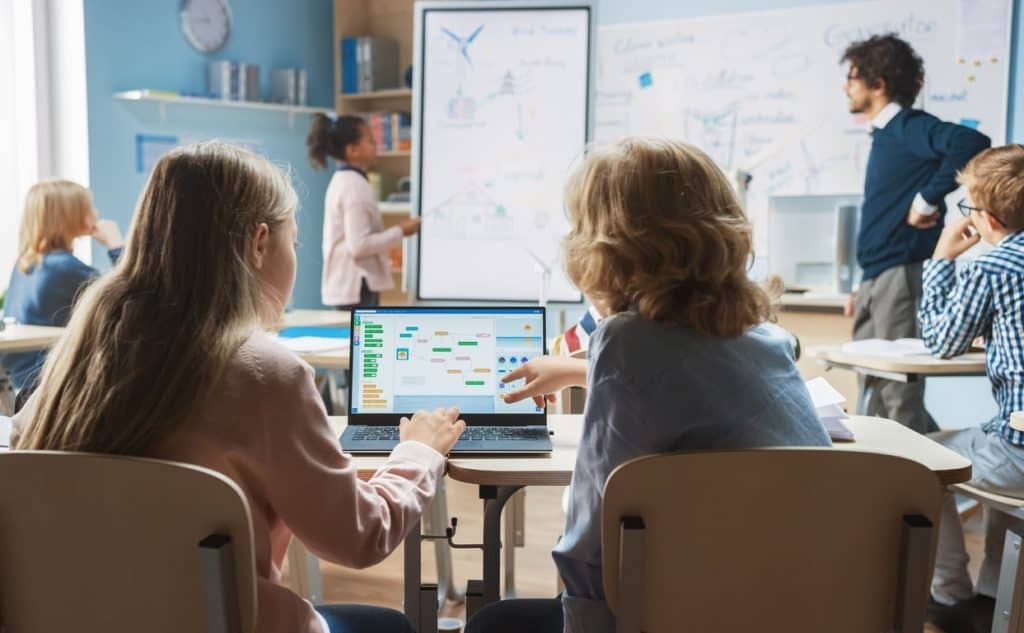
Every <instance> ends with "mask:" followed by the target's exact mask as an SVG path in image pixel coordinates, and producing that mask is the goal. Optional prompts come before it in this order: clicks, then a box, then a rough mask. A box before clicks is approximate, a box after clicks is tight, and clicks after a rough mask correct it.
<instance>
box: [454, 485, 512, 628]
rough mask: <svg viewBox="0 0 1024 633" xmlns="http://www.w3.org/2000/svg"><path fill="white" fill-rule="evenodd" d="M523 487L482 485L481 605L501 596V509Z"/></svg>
mask: <svg viewBox="0 0 1024 633" xmlns="http://www.w3.org/2000/svg"><path fill="white" fill-rule="evenodd" d="M522 487H523V486H480V498H481V499H483V500H484V597H483V605H481V606H484V605H488V604H490V603H492V602H497V601H498V600H499V599H500V598H501V511H502V509H503V508H504V507H505V503H506V502H508V500H509V497H511V496H512V495H514V494H515V493H516V491H518V490H520V489H521V488H522ZM508 546H509V547H514V544H513V543H509V544H508ZM467 621H468V617H467Z"/></svg>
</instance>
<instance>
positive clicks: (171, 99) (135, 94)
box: [114, 90, 333, 114]
mask: <svg viewBox="0 0 1024 633" xmlns="http://www.w3.org/2000/svg"><path fill="white" fill-rule="evenodd" d="M114 98H115V99H117V100H118V101H142V102H149V103H158V104H168V103H171V104H181V105H192V106H204V107H211V108H241V109H245V110H268V111H272V112H285V113H288V114H316V113H318V112H333V110H331V109H330V108H316V107H313V106H300V105H288V104H284V103H264V102H262V101H229V100H226V99H208V98H205V97H183V96H181V95H175V94H168V93H164V92H156V91H152V90H126V91H124V92H115V93H114Z"/></svg>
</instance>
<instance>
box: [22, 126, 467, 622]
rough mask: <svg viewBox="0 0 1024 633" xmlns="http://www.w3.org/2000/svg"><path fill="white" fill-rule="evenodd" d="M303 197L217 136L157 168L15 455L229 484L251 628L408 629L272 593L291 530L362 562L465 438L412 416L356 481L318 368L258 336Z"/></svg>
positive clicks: (276, 296)
mask: <svg viewBox="0 0 1024 633" xmlns="http://www.w3.org/2000/svg"><path fill="white" fill-rule="evenodd" d="M296 206H297V198H296V194H295V191H294V189H293V188H292V186H291V184H290V182H289V180H288V177H287V176H286V175H285V174H284V173H283V172H282V171H281V170H280V169H279V168H277V167H275V166H274V165H272V164H271V163H270V162H269V161H267V160H266V159H264V158H261V157H259V156H257V155H255V154H252V153H251V152H248V151H246V150H243V149H239V148H236V147H232V146H229V145H225V144H221V143H216V142H211V143H203V144H200V145H195V146H190V147H185V148H180V149H176V150H174V151H172V152H170V153H168V154H167V155H165V156H164V157H163V158H161V159H160V161H159V162H158V163H157V165H156V167H155V168H154V170H153V173H152V175H151V176H150V179H149V182H148V183H147V184H146V187H145V190H144V191H143V192H142V196H141V198H140V199H139V203H138V207H137V209H136V211H135V218H134V221H133V223H132V228H131V231H130V234H129V238H128V244H127V247H126V249H125V253H124V257H123V259H122V261H121V263H120V264H119V265H118V266H117V268H116V269H115V270H114V271H113V273H112V274H110V275H107V276H105V277H102V278H100V279H99V280H97V281H96V282H95V283H93V284H92V285H91V286H90V287H89V288H88V289H87V290H86V291H85V293H84V294H83V296H82V298H81V300H80V301H79V303H78V305H77V306H76V308H75V311H74V313H73V315H72V317H71V320H70V322H69V323H68V328H67V333H66V334H65V336H64V337H63V339H62V340H61V341H60V343H59V344H58V346H57V348H56V349H55V350H54V353H53V354H51V355H50V357H49V358H48V360H47V362H46V365H45V367H44V369H43V373H42V377H41V381H40V385H39V388H38V390H37V391H36V393H35V395H34V396H33V398H32V399H31V400H30V401H29V402H28V404H27V405H26V406H25V409H24V410H23V411H22V412H21V413H20V414H19V415H18V416H17V417H16V418H15V438H14V442H15V446H16V447H17V448H18V449H29V450H66V451H89V452H98V453H113V454H120V455H137V456H149V457H155V458H161V459H169V460H175V461H181V462H188V463H193V464H198V465H201V466H205V467H208V468H212V469H214V470H217V471H220V472H222V473H224V474H225V475H227V476H228V477H231V478H232V479H233V480H235V481H236V482H237V483H238V484H239V485H240V486H241V488H242V489H243V490H244V491H245V492H246V494H247V496H248V497H249V503H250V507H251V508H252V509H253V523H254V536H255V541H254V543H255V545H256V568H257V574H258V576H259V578H258V604H259V612H258V617H257V631H259V632H260V633H270V632H281V633H284V632H288V633H294V632H301V633H331V630H332V629H334V630H335V631H337V630H349V629H348V628H342V627H356V628H360V630H365V631H403V630H409V629H408V623H407V622H406V621H405V618H404V616H402V615H401V614H399V613H397V612H393V611H388V610H383V609H371V608H368V607H364V608H355V607H348V608H344V607H319V608H318V610H319V612H317V611H314V609H313V607H312V606H311V605H310V604H309V603H308V602H306V601H305V600H303V599H302V598H300V597H299V596H297V595H295V594H294V593H292V592H290V591H289V590H288V589H286V588H284V587H282V586H281V585H280V584H279V580H280V576H281V565H282V562H283V560H284V556H285V551H286V549H287V547H288V543H289V541H290V540H291V537H292V534H293V533H294V534H296V535H297V536H299V537H300V538H301V539H302V541H303V542H304V543H305V544H306V545H307V546H308V547H310V549H312V550H313V551H315V552H317V553H318V554H319V555H320V556H321V557H323V558H326V559H328V560H332V561H334V562H337V563H340V564H343V565H348V566H352V567H365V566H368V565H372V564H375V563H377V562H379V561H380V560H382V559H383V558H384V557H386V556H387V555H388V554H389V553H390V552H391V551H392V550H393V549H394V548H395V547H397V546H398V544H399V543H400V542H401V541H402V539H403V538H404V536H405V534H406V533H407V532H408V531H409V530H410V529H412V526H414V525H415V526H418V525H419V520H420V514H421V513H422V511H423V509H424V508H425V507H426V505H427V504H428V503H429V502H430V500H431V498H432V497H433V495H434V492H435V490H436V485H437V480H438V478H440V477H441V476H442V475H443V472H444V463H445V458H444V455H445V454H446V453H447V452H448V450H449V449H450V448H451V446H452V445H453V444H454V443H455V441H456V440H457V439H458V436H459V435H460V434H461V432H462V429H463V428H464V424H463V422H462V421H461V420H457V418H458V412H457V411H456V410H454V409H451V410H447V411H446V410H437V411H435V412H432V413H427V412H422V411H421V412H418V413H417V414H416V415H415V416H413V418H412V419H411V420H403V422H402V430H401V436H402V442H401V443H400V444H399V445H398V447H397V448H395V450H394V451H393V452H392V454H391V457H390V459H389V460H388V461H387V463H386V464H385V465H384V466H382V467H381V469H380V470H379V471H378V472H377V473H376V475H374V477H373V478H371V479H370V480H369V481H368V482H363V481H360V480H359V478H358V477H357V474H356V470H355V468H353V466H352V463H351V460H350V459H349V457H347V456H346V455H344V454H343V453H342V452H341V449H340V447H339V445H338V439H337V437H335V435H334V434H333V433H332V432H331V429H330V427H329V426H328V421H327V416H326V413H325V411H324V407H323V403H322V401H321V399H320V397H319V395H318V393H317V390H316V386H315V384H314V381H313V370H312V368H310V367H309V365H307V364H306V363H304V362H302V361H301V360H299V359H298V358H297V357H296V356H295V355H294V354H292V353H291V352H289V351H288V350H287V349H286V348H284V347H283V346H281V345H280V344H279V343H278V342H277V341H276V339H274V338H273V337H271V336H269V335H267V334H266V333H264V332H263V329H262V328H263V326H264V325H269V324H273V323H276V322H278V321H279V320H280V319H281V318H282V316H283V310H284V306H285V304H286V303H287V301H288V298H289V296H290V295H291V292H292V288H293V286H294V283H295V268H296V262H295V241H296V237H297V235H296V233H297V228H296V224H295V210H296Z"/></svg>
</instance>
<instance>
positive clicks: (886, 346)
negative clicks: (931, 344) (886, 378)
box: [841, 338, 931, 358]
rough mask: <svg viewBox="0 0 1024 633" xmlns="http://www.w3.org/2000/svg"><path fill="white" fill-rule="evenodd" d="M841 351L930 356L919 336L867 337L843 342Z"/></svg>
mask: <svg viewBox="0 0 1024 633" xmlns="http://www.w3.org/2000/svg"><path fill="white" fill-rule="evenodd" d="M841 349H842V351H843V352H844V353H846V354H862V355H865V356H888V357H891V358H902V357H904V356H931V352H929V351H928V348H927V347H925V345H924V341H922V340H921V339H919V338H898V339H896V340H895V341H887V340H885V339H880V338H868V339H864V340H862V341H850V342H849V343H844V344H843V346H842V348H841Z"/></svg>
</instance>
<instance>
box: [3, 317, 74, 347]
mask: <svg viewBox="0 0 1024 633" xmlns="http://www.w3.org/2000/svg"><path fill="white" fill-rule="evenodd" d="M63 334H64V328H62V327H45V326H42V325H21V324H20V323H19V324H15V325H8V326H7V327H6V328H4V330H3V331H0V353H6V352H32V351H36V350H43V349H49V348H50V347H53V345H54V343H56V342H57V341H58V340H60V337H61V335H63Z"/></svg>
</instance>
